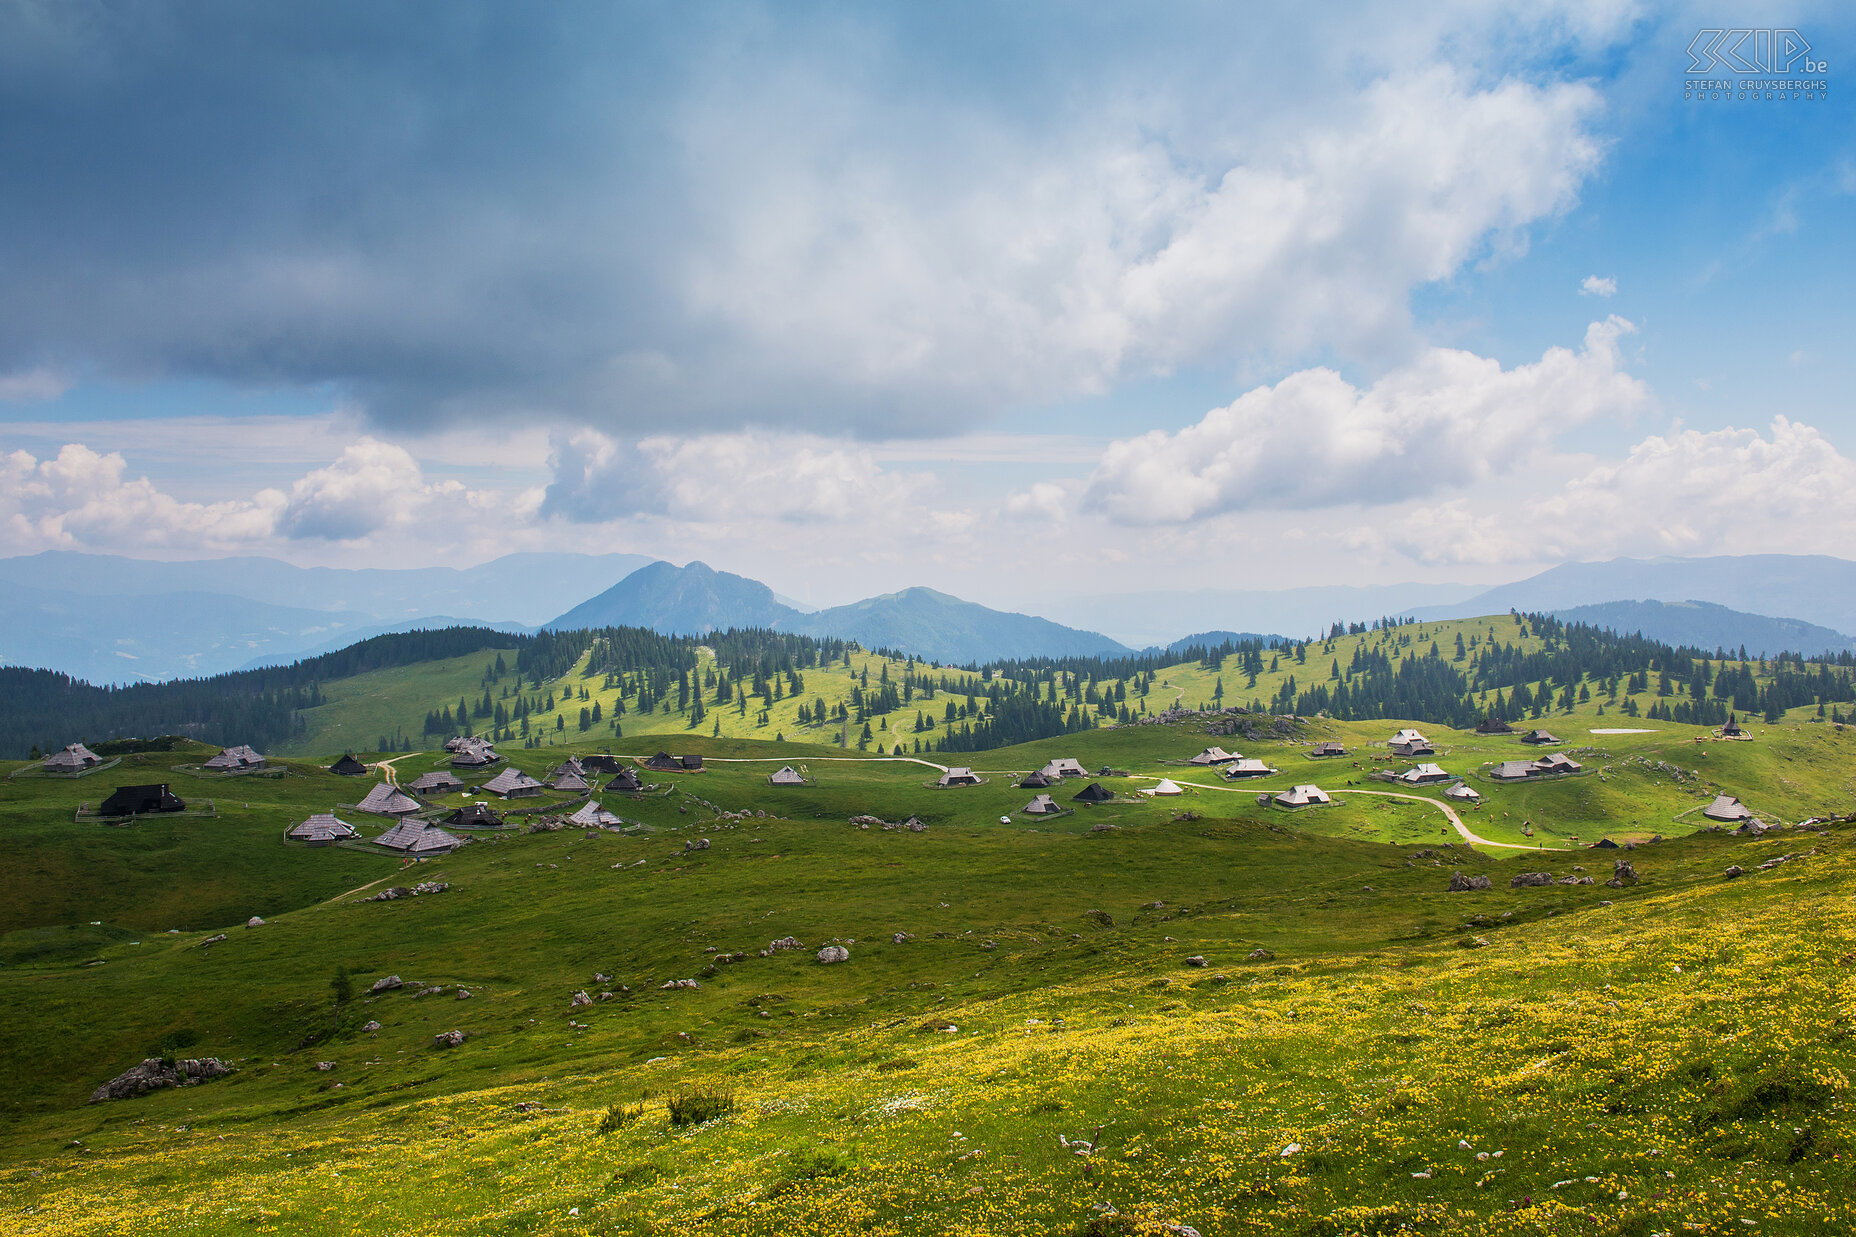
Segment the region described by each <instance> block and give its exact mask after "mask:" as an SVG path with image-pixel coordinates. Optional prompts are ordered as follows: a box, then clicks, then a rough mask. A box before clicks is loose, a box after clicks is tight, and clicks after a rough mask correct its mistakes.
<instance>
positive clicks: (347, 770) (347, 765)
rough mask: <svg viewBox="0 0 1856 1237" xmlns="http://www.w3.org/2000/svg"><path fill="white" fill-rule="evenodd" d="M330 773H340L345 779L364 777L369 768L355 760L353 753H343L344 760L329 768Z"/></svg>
mask: <svg viewBox="0 0 1856 1237" xmlns="http://www.w3.org/2000/svg"><path fill="white" fill-rule="evenodd" d="M329 772H330V773H339V774H341V775H342V776H343V777H364V776H366V774H367V766H366V765H364V764H362V763H361V762H360V761H358V760H356V759H355V758H354V753H353V752H343V753H342V758H341V759H340V760H338V761H336V762H335V763H334V764H332V765H330V766H329Z"/></svg>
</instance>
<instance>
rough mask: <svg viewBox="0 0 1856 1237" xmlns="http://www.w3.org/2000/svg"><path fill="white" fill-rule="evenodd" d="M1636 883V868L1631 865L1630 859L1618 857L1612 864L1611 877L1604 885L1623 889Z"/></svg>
mask: <svg viewBox="0 0 1856 1237" xmlns="http://www.w3.org/2000/svg"><path fill="white" fill-rule="evenodd" d="M1636 883H1637V869H1636V868H1635V867H1633V866H1631V861H1630V860H1628V859H1620V860H1618V861H1617V863H1616V864H1614V865H1613V866H1612V869H1611V879H1610V880H1608V881H1606V882H1605V885H1606V886H1607V887H1608V888H1611V889H1623V888H1624V887H1625V886H1627V885H1634V884H1636Z"/></svg>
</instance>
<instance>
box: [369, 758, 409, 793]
mask: <svg viewBox="0 0 1856 1237" xmlns="http://www.w3.org/2000/svg"><path fill="white" fill-rule="evenodd" d="M419 754H420V753H418V752H402V753H401V754H400V755H398V756H392V757H389V758H387V759H386V760H382V761H378V762H376V763H375V765H374V767H375V768H376V769H385V770H386V771H387V785H389V786H391V787H393V789H395V790H398V789H399V788H400V779H399V774H398V773H397V772H395V771H394V768H393V762H394V761H395V760H405V759H406V758H407V757H409V756H417V755H419Z"/></svg>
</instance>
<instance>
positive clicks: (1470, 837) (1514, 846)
mask: <svg viewBox="0 0 1856 1237" xmlns="http://www.w3.org/2000/svg"><path fill="white" fill-rule="evenodd" d="M1136 780H1141V781H1148V782H1157V781H1159V780H1160V779H1159V778H1157V777H1151V776H1148V775H1147V774H1138V775H1136ZM1175 781H1176V784H1178V785H1180V786H1191V787H1193V788H1194V789H1196V790H1222V791H1225V792H1227V793H1229V794H1235V795H1242V794H1255V793H1256V792H1255V791H1254V790H1246V789H1243V788H1240V787H1237V786H1207V785H1206V784H1205V783H1204V782H1179V781H1178V780H1177V779H1175ZM1328 793H1329V794H1330V795H1379V796H1382V797H1383V798H1387V799H1409V800H1411V801H1412V802H1413V803H1428V804H1429V805H1430V806H1432V807H1434V808H1436V809H1437V810H1438V811H1440V812H1442V813H1443V814H1444V819H1445V820H1447V821H1449V822H1450V823H1451V824H1452V825H1454V826H1456V831H1457V834H1458V835H1459V836H1460V837H1462V839H1463V840H1464V841H1465V842H1468V843H1469V844H1470V845H1472V846H1491V847H1494V848H1496V849H1498V850H1568V849H1572V848H1570V847H1561V846H1529V845H1527V844H1526V843H1524V842H1491V841H1490V840H1489V839H1488V838H1485V837H1481V836H1478V835H1477V834H1476V833H1474V832H1472V831H1471V830H1470V828H1469V826H1468V825H1466V824H1464V823H1463V818H1462V817H1461V816H1458V815H1457V814H1456V809H1455V808H1453V807H1451V806H1450V805H1449V804H1448V803H1445V802H1444V801H1443V800H1442V799H1430V798H1426V797H1425V796H1424V795H1408V794H1403V793H1401V792H1399V791H1396V790H1360V789H1358V788H1357V787H1349V788H1348V789H1346V790H1330V791H1328Z"/></svg>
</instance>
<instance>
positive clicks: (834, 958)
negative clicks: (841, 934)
mask: <svg viewBox="0 0 1856 1237" xmlns="http://www.w3.org/2000/svg"><path fill="white" fill-rule="evenodd" d="M818 960H819V961H820V962H823V963H827V964H829V963H833V962H849V961H850V960H851V951H850V950H848V949H846V948H845V947H844V946H842V945H827V946H825V948H823V949H821V950H819V951H818Z"/></svg>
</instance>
